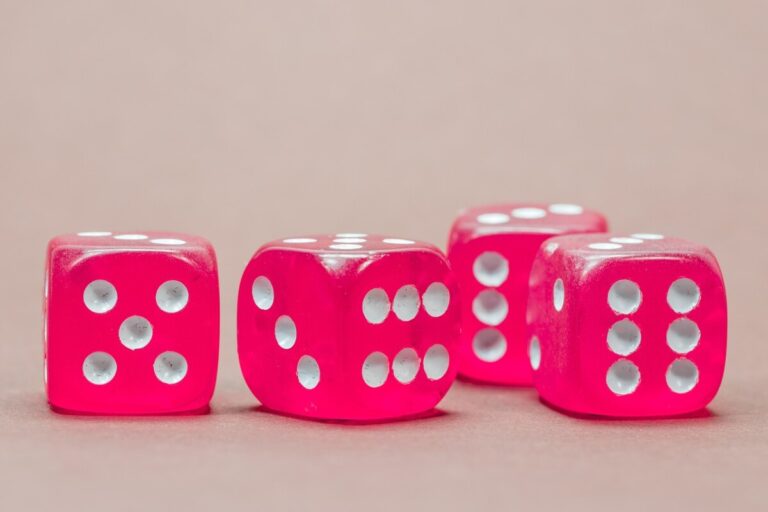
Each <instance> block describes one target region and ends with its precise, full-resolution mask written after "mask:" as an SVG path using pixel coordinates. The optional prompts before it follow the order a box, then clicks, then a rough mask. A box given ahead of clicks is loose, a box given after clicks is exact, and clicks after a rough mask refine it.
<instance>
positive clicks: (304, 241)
mask: <svg viewBox="0 0 768 512" xmlns="http://www.w3.org/2000/svg"><path fill="white" fill-rule="evenodd" d="M314 242H317V240H316V239H314V238H286V239H285V240H283V243H284V244H311V243H314Z"/></svg>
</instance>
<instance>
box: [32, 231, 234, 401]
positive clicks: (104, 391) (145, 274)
mask: <svg viewBox="0 0 768 512" xmlns="http://www.w3.org/2000/svg"><path fill="white" fill-rule="evenodd" d="M124 235H131V236H128V237H124ZM144 236H146V237H147V238H143V237H144ZM115 237H117V238H115ZM150 240H162V242H161V243H153V242H150ZM47 262H48V264H47V269H46V283H47V285H46V288H47V289H48V293H47V298H46V300H45V306H44V310H45V324H44V325H45V329H44V332H45V334H44V336H45V339H44V345H45V352H44V354H45V368H46V383H47V392H48V400H49V402H50V404H51V406H52V407H54V408H55V409H58V410H62V411H70V412H82V413H95V414H165V413H177V412H189V411H196V410H201V409H204V408H206V407H207V405H208V403H209V401H210V399H211V396H212V394H213V389H214V386H215V381H216V370H217V364H218V343H219V341H218V336H219V294H218V293H219V292H218V276H217V270H216V257H215V254H214V252H213V249H212V247H211V246H210V244H209V243H208V242H206V241H205V240H203V239H201V238H198V237H190V236H187V235H178V234H169V233H150V234H146V235H138V234H132V233H125V234H117V235H113V234H109V235H108V234H103V235H102V236H98V237H97V236H85V237H83V236H78V235H68V236H62V237H58V238H55V239H53V240H52V241H51V242H50V244H49V248H48V258H47Z"/></svg>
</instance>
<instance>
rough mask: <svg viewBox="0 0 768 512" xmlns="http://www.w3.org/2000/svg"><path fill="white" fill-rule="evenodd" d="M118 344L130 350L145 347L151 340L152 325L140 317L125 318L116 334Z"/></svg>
mask: <svg viewBox="0 0 768 512" xmlns="http://www.w3.org/2000/svg"><path fill="white" fill-rule="evenodd" d="M117 334H118V336H119V338H120V342H121V343H122V344H123V345H125V347H126V348H128V349H130V350H138V349H140V348H144V347H146V346H147V345H148V344H149V342H150V341H151V340H152V324H150V323H149V322H148V321H147V319H146V318H144V317H142V316H138V315H135V316H130V317H128V318H126V319H125V320H124V321H123V323H122V324H120V329H119V330H118V332H117Z"/></svg>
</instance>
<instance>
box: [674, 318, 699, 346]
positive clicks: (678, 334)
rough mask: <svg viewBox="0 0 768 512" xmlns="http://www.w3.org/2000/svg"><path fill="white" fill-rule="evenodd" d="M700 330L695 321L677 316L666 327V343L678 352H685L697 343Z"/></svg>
mask: <svg viewBox="0 0 768 512" xmlns="http://www.w3.org/2000/svg"><path fill="white" fill-rule="evenodd" d="M699 339H701V331H700V330H699V326H698V325H696V322H694V321H692V320H689V319H687V318H678V319H677V320H675V321H674V322H672V323H671V324H669V328H668V329H667V345H669V348H671V349H672V350H673V351H675V352H677V353H678V354H687V353H688V352H690V351H691V350H693V349H694V348H696V345H698V344H699Z"/></svg>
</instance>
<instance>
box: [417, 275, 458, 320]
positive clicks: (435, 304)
mask: <svg viewBox="0 0 768 512" xmlns="http://www.w3.org/2000/svg"><path fill="white" fill-rule="evenodd" d="M421 300H422V303H423V304H424V311H426V312H427V314H428V315H429V316H431V317H433V318H438V317H441V316H443V315H444V314H445V312H446V311H448V306H449V305H450V303H451V293H450V292H449V291H448V287H447V286H445V285H444V284H443V283H438V282H434V283H432V284H430V285H429V286H428V287H427V291H425V292H424V295H423V296H422V298H421Z"/></svg>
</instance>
